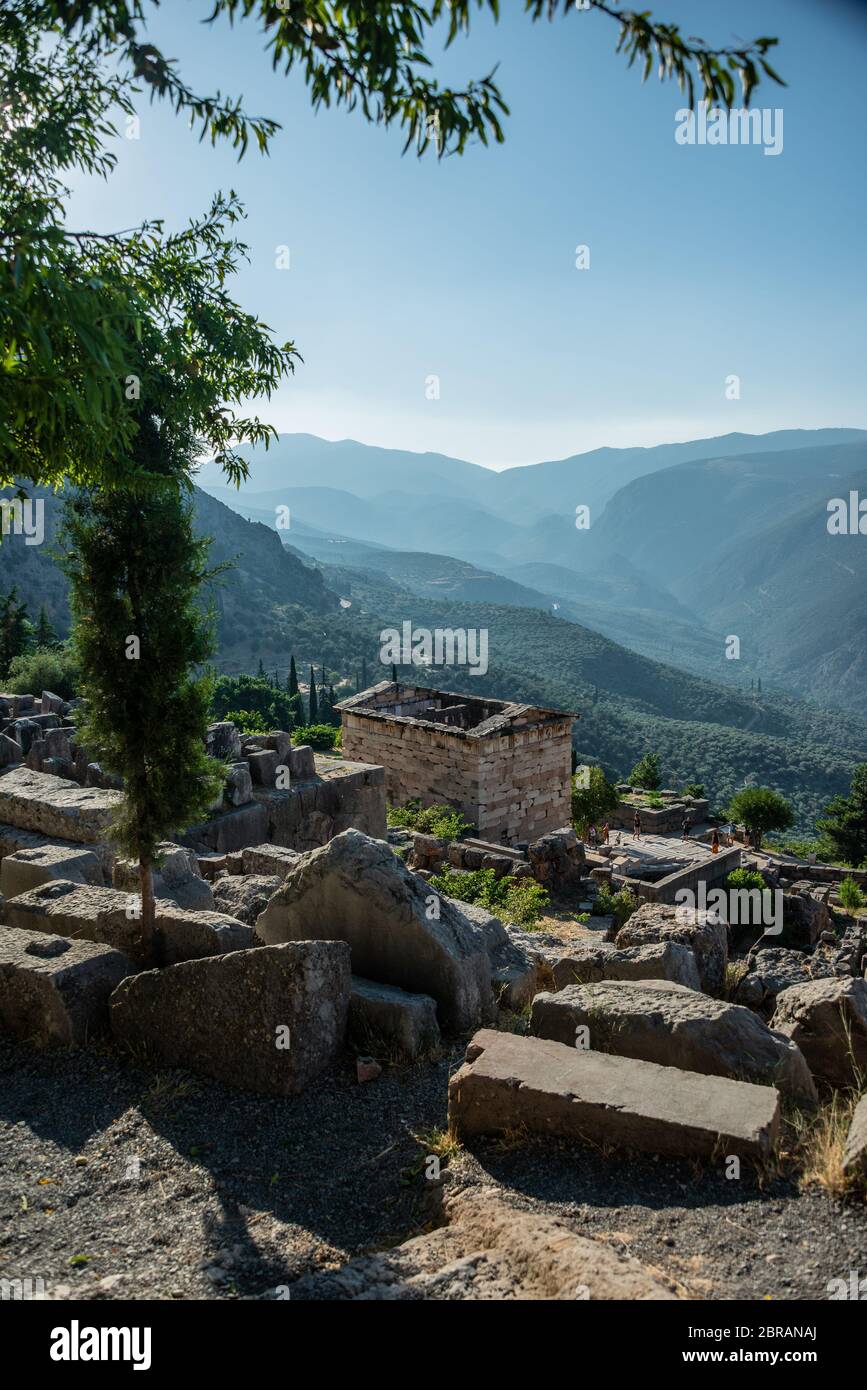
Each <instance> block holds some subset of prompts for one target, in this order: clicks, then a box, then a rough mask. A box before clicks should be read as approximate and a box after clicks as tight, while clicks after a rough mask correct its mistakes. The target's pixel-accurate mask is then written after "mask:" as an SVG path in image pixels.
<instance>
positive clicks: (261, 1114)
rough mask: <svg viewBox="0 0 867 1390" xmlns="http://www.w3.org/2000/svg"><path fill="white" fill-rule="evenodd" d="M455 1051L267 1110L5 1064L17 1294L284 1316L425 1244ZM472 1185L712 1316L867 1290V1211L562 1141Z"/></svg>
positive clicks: (0, 1198) (4, 1172) (140, 1074)
mask: <svg viewBox="0 0 867 1390" xmlns="http://www.w3.org/2000/svg"><path fill="white" fill-rule="evenodd" d="M462 1056H463V1044H460V1043H455V1044H454V1045H453V1046H452V1047H451V1048H450V1049H449V1050H448V1051H446V1052H444V1054H443V1055H442V1056H441V1057H440V1058H439V1060H436V1061H425V1062H419V1063H417V1064H415V1065H413V1066H395V1067H386V1068H385V1070H384V1071H383V1073H382V1075H381V1076H380V1077H379V1078H378V1079H377V1080H376V1081H373V1082H370V1083H367V1084H365V1085H359V1084H358V1082H357V1081H356V1079H355V1069H354V1064H353V1059H351V1058H348V1057H347V1059H346V1062H345V1065H344V1066H342V1067H341V1068H340V1069H339V1070H338V1071H337V1072H334V1073H332V1074H330V1075H329V1076H327V1077H324V1078H322V1079H321V1080H320V1081H319V1082H318V1083H317V1084H315V1085H313V1086H312V1087H310V1088H309V1089H308V1090H307V1091H306V1092H305V1093H304V1095H303V1096H300V1097H297V1098H293V1099H279V1100H271V1099H262V1098H259V1097H251V1096H246V1095H242V1094H238V1093H235V1092H232V1091H229V1090H227V1089H225V1088H224V1087H222V1086H219V1085H217V1084H216V1083H213V1082H207V1081H203V1080H201V1079H198V1078H193V1077H190V1076H188V1075H187V1074H185V1073H183V1072H170V1073H166V1072H162V1073H156V1072H153V1071H151V1070H148V1069H145V1068H136V1067H132V1066H130V1065H129V1064H128V1062H127V1061H126V1060H124V1059H123V1058H121V1057H120V1056H119V1055H118V1054H117V1053H115V1052H114V1051H113V1050H112V1049H111V1048H110V1047H108V1046H106V1047H105V1048H104V1049H102V1050H95V1049H89V1050H87V1051H76V1050H69V1051H61V1052H57V1051H55V1052H51V1053H48V1052H34V1051H33V1050H32V1049H28V1048H24V1047H20V1046H17V1045H15V1044H12V1043H9V1042H6V1041H4V1042H2V1043H0V1278H2V1279H15V1278H26V1277H28V1276H29V1277H30V1278H33V1279H36V1278H40V1279H42V1280H43V1281H44V1288H45V1293H46V1296H48V1297H54V1298H67V1297H74V1298H103V1299H130V1298H133V1299H141V1298H161V1299H162V1298H176V1299H234V1298H251V1297H252V1298H260V1297H268V1296H270V1297H273V1296H274V1294H273V1290H274V1289H275V1288H278V1287H279V1286H281V1285H284V1284H290V1283H291V1282H292V1280H293V1279H295V1278H298V1277H299V1276H300V1275H301V1274H303V1273H306V1272H307V1271H308V1270H313V1269H322V1268H327V1267H333V1266H336V1265H339V1264H341V1263H342V1262H343V1260H344V1259H346V1258H348V1257H349V1256H350V1255H354V1254H357V1253H359V1252H361V1251H363V1250H366V1249H371V1248H382V1247H385V1246H389V1245H392V1244H395V1243H397V1242H399V1241H401V1240H403V1239H405V1238H406V1237H407V1236H410V1235H413V1234H416V1233H417V1232H418V1231H419V1229H420V1228H421V1227H422V1225H423V1223H424V1222H425V1220H426V1219H427V1216H428V1212H429V1206H428V1201H427V1198H428V1196H429V1191H428V1190H427V1189H426V1185H425V1179H424V1176H423V1174H422V1173H421V1171H420V1162H419V1160H420V1159H421V1157H422V1156H423V1154H424V1153H425V1152H426V1151H427V1148H428V1145H427V1144H422V1145H421V1146H420V1145H419V1143H418V1142H417V1141H416V1140H415V1139H414V1138H413V1133H414V1132H415V1133H422V1132H424V1131H426V1130H429V1129H430V1128H431V1127H433V1126H439V1127H444V1126H445V1118H446V1086H447V1081H448V1076H449V1073H450V1071H451V1070H454V1069H455V1068H456V1067H457V1066H458V1065H459V1064H460V1062H461V1060H462ZM447 1171H448V1172H449V1173H450V1174H451V1179H450V1180H451V1181H453V1182H455V1181H457V1182H466V1183H481V1182H484V1183H490V1182H491V1181H494V1182H495V1183H497V1184H498V1185H499V1186H501V1187H502V1189H503V1190H504V1192H505V1194H506V1195H507V1196H508V1197H509V1199H510V1200H512V1201H514V1202H515V1203H516V1204H517V1205H519V1206H521V1207H523V1208H525V1209H530V1210H532V1209H534V1208H537V1209H540V1210H547V1211H551V1212H554V1213H556V1214H559V1215H561V1216H564V1217H565V1218H566V1219H567V1221H569V1222H570V1224H572V1225H574V1228H575V1230H576V1231H578V1232H579V1233H581V1234H584V1235H590V1236H594V1237H597V1238H600V1239H604V1240H607V1241H611V1242H617V1243H619V1244H620V1245H621V1246H622V1247H623V1248H625V1249H627V1250H628V1252H629V1253H630V1254H633V1255H635V1256H636V1257H637V1258H638V1259H640V1260H643V1261H645V1262H646V1263H648V1264H650V1265H653V1266H655V1267H656V1268H658V1269H660V1270H662V1271H663V1272H664V1273H665V1274H666V1275H668V1276H669V1277H670V1278H672V1279H674V1280H676V1281H677V1282H678V1284H679V1286H680V1287H681V1289H682V1291H683V1292H685V1293H686V1294H688V1295H689V1296H691V1297H695V1298H714V1299H720V1298H722V1299H726V1298H759V1299H761V1298H768V1297H770V1298H774V1299H799V1298H800V1299H803V1298H806V1299H824V1298H827V1296H828V1294H827V1289H826V1285H827V1283H828V1281H829V1280H831V1279H836V1278H846V1279H848V1276H849V1271H850V1270H852V1269H855V1270H861V1271H862V1272H863V1273H867V1205H865V1203H863V1202H858V1203H854V1202H853V1203H847V1204H843V1203H839V1202H835V1201H833V1200H831V1199H830V1198H829V1197H827V1196H826V1195H824V1194H823V1193H821V1192H816V1191H811V1192H799V1191H798V1188H797V1186H796V1184H795V1183H794V1182H793V1181H788V1180H783V1179H777V1180H774V1181H773V1182H770V1183H767V1184H765V1186H764V1187H763V1188H762V1187H760V1186H759V1184H758V1183H757V1180H756V1177H755V1176H754V1175H753V1174H752V1173H751V1172H748V1171H747V1170H746V1166H745V1171H744V1176H743V1177H742V1178H741V1179H740V1180H738V1181H729V1180H726V1179H725V1178H724V1177H723V1176H722V1175H721V1174H720V1173H718V1172H716V1171H711V1170H709V1169H705V1170H704V1171H701V1170H699V1169H698V1168H696V1167H694V1166H693V1165H692V1164H688V1163H684V1162H673V1161H669V1160H662V1159H658V1160H657V1159H651V1158H643V1157H640V1158H629V1157H625V1156H624V1155H623V1154H620V1153H612V1154H609V1155H607V1156H603V1155H602V1154H600V1153H598V1152H596V1151H595V1150H592V1149H587V1148H580V1147H575V1146H571V1145H568V1144H560V1143H558V1142H556V1141H550V1140H549V1141H545V1142H544V1143H543V1142H530V1143H528V1144H523V1145H520V1146H517V1147H515V1146H508V1145H506V1144H502V1143H497V1142H484V1143H480V1144H477V1145H475V1146H474V1149H473V1152H469V1151H467V1150H461V1151H460V1152H459V1153H458V1155H457V1156H456V1157H454V1158H453V1159H452V1161H451V1163H450V1165H449V1169H448V1170H447Z"/></svg>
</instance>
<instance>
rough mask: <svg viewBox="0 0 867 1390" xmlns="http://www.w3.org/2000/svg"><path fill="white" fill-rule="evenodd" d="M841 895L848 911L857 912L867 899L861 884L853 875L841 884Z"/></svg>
mask: <svg viewBox="0 0 867 1390" xmlns="http://www.w3.org/2000/svg"><path fill="white" fill-rule="evenodd" d="M839 897H840V901H841V903H842V904H843V906H844V907H845V908H846V911H847V912H857V911H858V909H859V908H861V907H863V906H864V904H865V901H867V899H865V897H864V894H863V892H862V891H861V886H860V884H858V883H856V881H855V879H854V878H852V877H851V876H850V877H848V878H844V879H843V882H842V883H841V884H840V890H839Z"/></svg>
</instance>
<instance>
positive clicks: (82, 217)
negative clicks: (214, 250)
mask: <svg viewBox="0 0 867 1390" xmlns="http://www.w3.org/2000/svg"><path fill="white" fill-rule="evenodd" d="M648 4H650V5H651V8H652V11H653V14H654V17H655V18H657V19H660V20H665V21H668V22H676V23H679V24H680V25H681V27H682V29H683V31H684V33H685V34H688V35H694V34H698V35H700V36H701V37H702V38H703V39H705V40H706V41H707V42H708V43H711V44H713V45H714V46H718V45H723V44H729V43H732V42H741V41H744V40H749V39H751V38H754V37H757V36H759V35H765V34H772V35H776V36H778V37H779V39H780V44H779V47H778V48H777V50H776V51H775V53H774V54H773V55H772V57H773V63H774V66H775V68H776V69H777V71H778V72H780V73H781V75H782V76H783V77H784V78H785V79H786V81H787V83H788V86H787V87H786V88H780V87H777V86H775V85H774V84H773V83H771V82H765V83H763V84H762V86H761V87H760V88H759V90H758V92H757V93H756V95H755V97H754V101H753V104H754V106H757V107H760V108H764V107H767V108H769V116H768V120H769V122H770V121H773V125H769V128H768V129H769V133H770V132H771V131H773V132H776V134H777V138H779V132H780V130H781V131H782V149H781V151H780V153H779V154H776V155H770V154H765V153H764V149H763V147H762V146H761V145H756V144H754V145H738V146H732V145H711V144H697V143H696V144H692V145H689V144H681V143H678V141H677V140H676V138H675V133H676V130H677V128H678V120H677V112H678V110H679V109H681V108H682V107H683V105H684V102H683V98H682V97H681V95H680V92H679V91H678V89H677V87H676V85H674V84H667V85H662V84H660V83H658V82H657V81H656V79H655V77H653V78H651V79H649V80H648V82H647V84H646V85H642V83H641V80H640V76H639V73H638V72H637V70H636V69H633V70H629V69H628V67H627V64H626V62H625V60H624V59H623V58H622V56H621V55H618V54H616V53H615V51H614V50H615V45H616V40H617V25H616V23H615V22H614V21H613V20H611V19H609V18H608V17H607V16H605V15H603V14H600V13H594V12H592V11H591V12H589V13H581V12H577V11H576V12H570V13H569V14H568V15H567V16H565V17H558V18H557V19H556V20H555V21H554V22H553V23H548V22H547V21H545V22H539V23H537V24H535V25H534V24H532V23H531V22H530V20H529V18H528V17H527V16H525V15H524V13H523V8H524V7H523V3H522V0H503V5H502V9H503V11H504V15H503V18H502V19H501V22H500V23H499V25H495V24H494V23H493V22H492V21H491V20H490V19H489V18H487V17H484V18H483V17H479V18H478V22H477V23H476V24H475V26H474V31H473V34H472V35H471V37H470V38H469V39H463V40H462V39H458V40H456V41H455V43H454V44H453V45H452V47H451V49H450V50H449V51H448V53H446V54H443V52H442V46H441V42H440V38H439V36H436V37H434V38H433V39H432V48H431V57H433V58H434V60H435V71H436V73H437V74H438V75H441V76H442V77H444V78H447V79H450V80H453V81H456V80H464V79H466V78H469V77H480V76H483V75H484V74H485V73H487V72H488V71H489V70H490V69H491V68H492V67H493V66H494V64H495V63H499V68H498V72H497V80H498V82H499V85H500V87H501V89H502V90H503V93H504V95H505V98H506V100H507V102H508V104H509V106H510V109H511V114H510V116H509V117H508V118H507V119H506V140H505V143H504V144H503V145H500V146H489V147H487V148H485V147H483V146H481V145H475V146H473V147H472V148H470V149H469V150H468V151H467V152H466V153H465V154H464V155H463V156H462V157H460V158H447V159H444V160H441V161H437V160H436V159H435V158H434V157H433V156H432V154H431V153H430V152H429V153H428V154H427V155H425V156H424V157H423V158H422V159H421V160H419V159H418V158H417V157H416V156H415V155H413V154H407V155H404V156H402V154H401V150H402V146H403V137H402V136H401V134H400V131H399V130H398V129H397V128H394V129H392V130H385V129H384V128H382V127H376V126H368V125H367V124H366V123H365V121H364V119H363V117H362V115H361V114H360V113H359V112H354V113H347V112H346V111H345V110H344V109H339V110H338V109H332V110H322V111H319V112H314V111H313V109H312V107H311V105H310V101H309V97H308V94H307V90H306V88H305V86H304V83H303V79H302V77H301V75H300V74H296V73H293V74H291V75H290V76H289V77H286V76H284V75H283V74H273V73H272V71H271V67H270V60H269V59H268V57H267V56H266V54H265V47H264V40H263V38H262V35H261V32H260V31H259V30H258V28H257V26H256V24H254V23H251V22H249V21H247V22H241V23H237V24H236V25H235V27H234V28H230V26H229V25H228V23H227V22H225V21H219V22H217V23H215V24H212V25H208V24H203V23H202V22H201V21H202V19H203V17H204V16H205V15H206V14H207V13H209V12H210V8H211V7H210V5H209V3H208V0H164V3H163V5H162V6H161V8H160V9H159V10H155V11H153V12H152V17H151V19H150V23H149V29H148V37H149V39H150V41H151V42H153V43H155V44H156V45H157V46H158V47H159V48H160V49H161V50H162V51H163V53H164V54H165V55H166V56H171V57H173V58H176V59H177V60H178V63H179V67H180V71H181V73H182V75H183V77H184V79H185V81H186V82H187V83H188V85H190V86H192V87H193V88H195V89H196V90H198V91H201V92H210V91H213V90H214V89H216V88H219V89H220V90H221V91H222V92H224V93H229V94H231V95H233V96H235V95H242V96H243V97H244V99H245V106H246V107H247V109H248V110H249V111H250V112H252V113H255V114H261V115H267V116H271V117H273V118H274V119H276V120H278V121H279V122H280V123H281V126H282V129H281V131H280V132H279V133H278V135H277V136H276V138H275V139H274V141H273V144H272V146H271V153H270V156H269V157H262V156H261V155H259V154H258V153H257V152H256V151H255V149H254V148H253V147H251V149H250V151H249V153H248V154H247V156H246V157H245V159H244V160H243V161H241V162H240V163H239V162H238V161H237V159H236V157H235V155H234V154H233V152H232V151H231V148H230V147H229V146H228V145H227V146H219V145H218V146H216V147H212V146H211V145H210V144H209V143H206V144H199V143H198V139H197V136H196V135H195V134H194V133H192V132H191V131H190V130H189V129H188V127H187V124H186V121H185V119H184V118H183V117H178V116H176V115H175V114H174V113H173V112H172V111H171V109H170V108H169V107H168V106H167V105H165V104H164V103H157V104H154V105H152V104H150V103H149V102H148V100H147V99H146V97H142V98H140V100H139V107H138V111H139V117H140V124H139V130H138V138H126V135H125V134H124V136H123V137H122V138H120V139H119V140H118V141H117V142H116V149H117V153H118V156H119V158H118V166H117V169H116V171H115V173H114V174H113V175H112V176H111V178H110V180H109V181H108V182H107V183H102V182H100V181H95V180H94V181H91V180H85V179H83V178H77V179H75V180H74V181H73V196H72V199H71V204H70V210H69V224H70V226H75V227H76V228H77V229H81V228H83V227H85V226H87V227H89V228H92V229H94V230H99V231H109V230H116V229H120V228H126V227H129V226H132V225H135V224H137V223H138V222H140V221H142V220H144V219H147V218H153V217H155V216H162V217H164V219H165V222H166V226H167V227H169V228H177V227H180V226H182V225H183V224H184V222H185V221H186V219H187V218H189V217H190V216H192V215H195V214H197V213H200V212H203V211H204V210H205V209H206V207H207V206H208V204H209V202H210V199H211V196H212V195H213V193H214V192H215V191H216V190H217V189H221V190H224V191H227V190H228V189H230V188H232V189H235V190H236V191H237V192H238V193H239V194H240V196H241V198H242V200H243V202H244V204H245V205H246V208H247V211H248V219H247V221H246V223H245V224H244V229H243V236H244V239H245V240H246V241H247V242H248V243H249V246H250V263H249V265H247V266H245V267H244V269H243V271H242V272H241V274H240V275H239V276H238V278H237V281H236V284H235V287H234V293H235V297H236V298H238V299H239V300H240V302H241V303H242V304H243V305H244V307H245V308H247V309H249V310H251V311H253V312H255V313H256V314H257V315H258V316H259V317H260V318H262V319H264V320H265V321H266V322H267V323H268V324H269V325H270V326H271V328H272V329H273V331H274V334H275V336H276V337H277V338H278V339H279V340H280V341H285V340H287V339H291V340H292V341H293V342H294V343H295V345H296V347H297V349H298V350H299V352H300V353H301V355H302V357H303V359H304V360H303V363H300V364H299V365H298V367H297V370H296V373H295V375H294V377H290V378H288V379H287V380H286V382H285V383H284V384H283V385H282V386H281V388H280V390H279V392H278V393H277V394H276V395H275V396H274V397H273V398H272V400H271V402H270V403H265V404H264V405H263V406H262V407H261V413H262V415H263V418H265V419H267V420H268V421H269V422H270V423H272V424H273V425H275V426H276V428H277V429H278V430H279V431H280V432H281V433H286V432H298V431H303V432H309V433H311V434H317V435H321V436H322V437H324V438H326V439H342V438H347V437H349V438H353V439H357V440H361V441H362V442H364V443H368V444H379V445H384V446H388V447H393V448H402V449H408V450H414V451H419V452H424V451H434V452H439V453H445V454H450V455H454V456H456V457H460V458H466V459H469V460H471V461H473V462H475V463H480V464H484V465H486V466H489V467H493V468H503V467H508V466H511V465H515V464H524V463H531V462H537V461H541V460H545V459H550V458H559V457H565V456H567V455H570V454H574V453H580V452H584V451H585V450H588V449H594V448H597V447H599V446H602V445H610V446H615V447H626V446H630V445H653V444H659V443H666V442H671V441H677V440H686V439H695V438H703V437H707V436H712V435H718V434H725V433H728V432H730V431H732V430H742V431H746V432H755V433H762V432H764V431H767V430H774V429H788V428H814V427H820V426H834V425H837V426H850V427H867V409H865V396H864V386H863V383H864V368H865V361H864V343H865V327H867V288H865V285H867V277H865V274H864V226H865V222H867V217H865V214H867V192H865V188H867V181H865V161H864V135H865V116H864V108H863V75H862V74H863V65H864V58H865V50H867V3H860V0H858V2H857V3H856V0H652V4H651V0H648ZM777 110H781V111H782V113H783V114H782V125H780V119H781V118H780V117H779V115H776V116H774V115H772V114H770V113H773V112H774V111H777ZM579 246H586V247H588V248H589V266H588V268H586V269H578V268H577V267H576V259H577V257H576V248H577V247H579ZM281 247H288V249H289V256H288V259H289V266H288V268H278V265H277V261H278V248H281ZM282 259H283V260H284V261H285V260H286V256H285V254H283V255H282ZM585 259H586V256H585ZM432 378H436V379H437V382H438V388H437V386H436V385H434V384H432V381H431V379H432ZM732 378H737V381H736V382H733V381H732Z"/></svg>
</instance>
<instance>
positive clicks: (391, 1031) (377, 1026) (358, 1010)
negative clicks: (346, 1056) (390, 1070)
mask: <svg viewBox="0 0 867 1390" xmlns="http://www.w3.org/2000/svg"><path fill="white" fill-rule="evenodd" d="M349 1037H350V1039H351V1040H352V1043H353V1045H354V1046H357V1047H363V1048H370V1049H373V1050H374V1051H376V1049H377V1047H382V1046H385V1047H387V1048H391V1049H393V1050H394V1051H396V1052H397V1053H399V1054H400V1056H402V1057H409V1058H413V1057H418V1056H419V1054H420V1053H422V1052H426V1051H428V1050H429V1049H430V1048H432V1047H436V1046H437V1045H438V1043H439V1041H440V1030H439V1026H438V1024H437V1006H436V1000H435V999H431V997H430V995H429V994H408V993H407V992H406V990H403V989H397V988H395V986H394V985H381V984H377V983H376V981H375V980H362V979H361V978H360V977H359V976H358V975H353V977H352V993H351V995H350V1000H349Z"/></svg>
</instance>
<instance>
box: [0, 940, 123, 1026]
mask: <svg viewBox="0 0 867 1390" xmlns="http://www.w3.org/2000/svg"><path fill="white" fill-rule="evenodd" d="M131 970H132V966H131V964H130V962H129V961H128V960H127V959H126V957H125V956H123V955H122V954H121V953H120V952H119V951H113V950H111V949H110V947H108V946H98V945H95V944H94V943H92V942H90V941H75V942H73V941H65V940H64V939H63V938H62V937H59V936H48V935H45V934H44V933H42V932H31V931H19V930H16V929H15V928H13V927H0V1029H2V1031H3V1032H5V1033H9V1034H11V1036H12V1037H14V1038H18V1039H20V1040H21V1041H22V1042H35V1043H37V1044H38V1045H39V1046H42V1047H69V1046H80V1045H82V1044H84V1043H86V1042H87V1041H88V1039H89V1038H91V1037H94V1036H96V1035H97V1034H99V1033H102V1032H104V1031H105V1029H106V1028H107V1026H108V1001H109V997H110V995H111V994H112V992H113V990H114V989H115V988H116V987H117V986H118V985H119V984H120V982H121V980H122V979H123V978H124V976H126V975H128V974H129V973H130V971H131Z"/></svg>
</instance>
